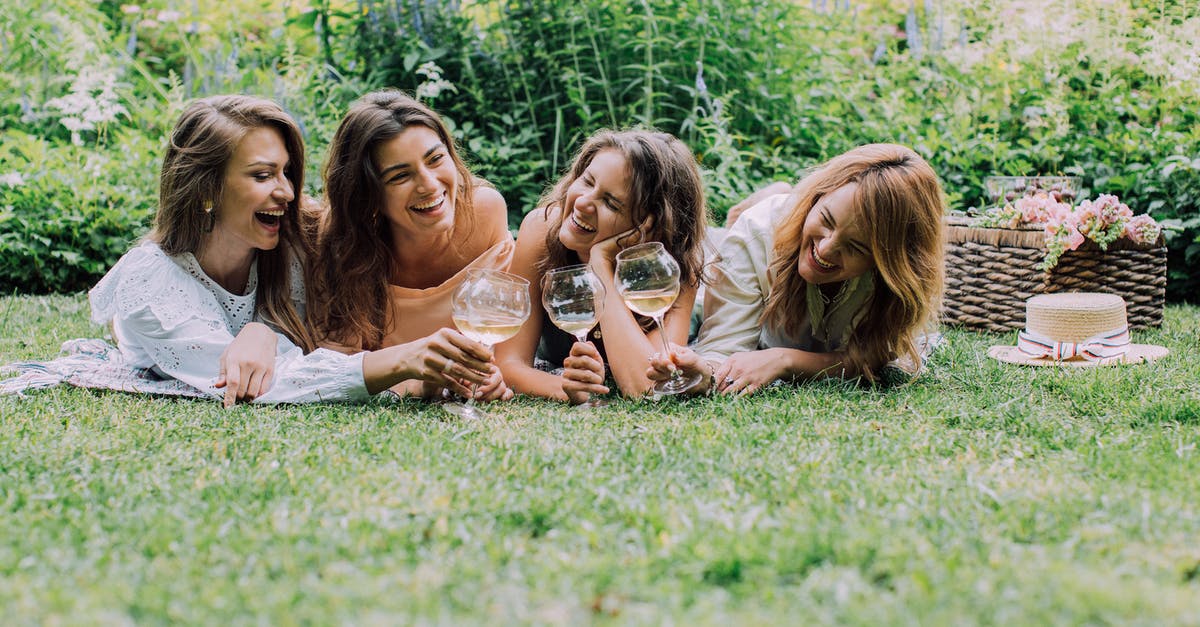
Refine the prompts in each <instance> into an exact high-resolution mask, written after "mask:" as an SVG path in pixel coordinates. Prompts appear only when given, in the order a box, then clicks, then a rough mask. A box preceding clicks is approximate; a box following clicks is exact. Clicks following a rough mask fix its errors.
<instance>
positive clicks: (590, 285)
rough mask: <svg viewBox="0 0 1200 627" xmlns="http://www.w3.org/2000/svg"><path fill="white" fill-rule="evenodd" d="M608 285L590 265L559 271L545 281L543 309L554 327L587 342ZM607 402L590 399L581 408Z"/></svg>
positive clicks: (547, 275) (597, 405)
mask: <svg viewBox="0 0 1200 627" xmlns="http://www.w3.org/2000/svg"><path fill="white" fill-rule="evenodd" d="M604 294H605V291H604V283H602V282H601V281H600V278H599V277H597V276H596V275H595V273H593V272H592V271H591V269H590V268H588V267H587V266H586V265H582V264H580V265H574V266H567V267H565V268H557V269H554V270H551V271H549V272H547V273H546V276H545V277H543V278H542V306H544V307H545V308H546V314H547V315H548V316H549V317H550V322H551V323H553V324H554V326H556V327H558V328H560V329H562V330H563V331H566V332H567V333H570V334H571V335H573V336H575V341H576V342H586V341H587V334H588V332H590V331H591V330H592V327H594V326H596V323H597V322H599V320H600V312H601V311H603V309H604ZM606 404H607V403H605V402H604V401H602V400H600V399H597V398H595V397H589V398H588V400H587V401H586V402H584V403H583V404H582V405H581V407H600V406H602V405H606Z"/></svg>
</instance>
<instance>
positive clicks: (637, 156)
mask: <svg viewBox="0 0 1200 627" xmlns="http://www.w3.org/2000/svg"><path fill="white" fill-rule="evenodd" d="M706 222H707V220H706V213H705V206H704V188H703V185H702V184H701V181H700V172H699V168H698V167H697V165H696V158H695V157H694V156H693V155H692V153H691V151H690V150H689V149H688V147H687V146H686V145H684V143H683V142H681V141H679V139H677V138H675V137H674V136H672V135H668V134H666V133H657V132H652V131H644V130H631V131H607V130H605V131H599V132H597V133H595V134H593V135H592V136H591V137H590V138H588V140H587V141H586V142H585V143H584V144H583V146H582V147H581V148H580V149H579V153H578V154H577V155H576V157H575V160H574V162H573V163H572V164H571V167H570V169H569V170H568V171H567V173H566V174H564V175H563V177H562V178H561V179H559V181H558V183H557V184H556V185H555V186H554V188H553V189H552V190H551V191H550V192H549V193H548V194H547V195H546V196H545V197H543V199H542V202H541V208H540V209H535V210H534V211H531V212H529V214H528V215H526V216H525V220H524V222H523V223H522V224H521V231H520V233H519V234H518V237H517V252H516V254H515V255H514V258H513V266H512V272H513V273H514V274H519V275H521V276H524V277H525V278H527V279H529V283H530V285H531V286H532V287H533V291H534V294H533V297H534V302H540V301H539V298H540V296H541V278H542V276H543V275H544V274H545V273H546V272H548V271H550V270H554V269H557V268H563V267H566V266H570V265H573V264H587V265H588V266H589V267H590V268H591V270H592V272H593V273H594V274H595V275H596V277H598V278H599V280H600V281H601V282H602V283H603V284H604V286H605V293H606V296H605V301H604V304H603V308H602V311H601V313H600V315H599V322H598V324H597V325H596V328H595V329H593V331H592V334H591V340H592V341H589V342H577V341H575V340H574V339H573V338H572V337H571V336H570V335H569V334H567V333H566V332H565V331H562V330H561V329H558V328H556V327H554V326H553V325H551V324H550V323H549V320H548V318H546V316H544V315H535V316H534V317H533V318H532V319H531V320H530V321H529V322H527V323H526V324H525V325H524V326H523V327H522V328H521V331H520V333H518V334H517V335H516V337H514V338H513V339H511V340H509V341H507V342H505V343H503V344H500V345H499V346H497V347H496V357H497V359H498V360H499V362H500V368H501V369H502V370H503V371H504V377H505V380H506V381H507V382H508V384H509V385H510V386H512V387H513V388H514V389H515V390H517V391H518V392H522V393H525V394H531V395H534V396H541V397H546V398H555V399H559V400H567V401H569V402H571V403H582V402H585V401H586V400H587V399H588V397H589V396H590V395H591V394H606V393H608V391H609V390H608V387H607V386H606V385H604V381H605V371H606V364H607V370H609V371H611V373H612V377H613V379H614V380H615V381H616V384H617V387H618V388H619V389H620V391H621V393H622V394H624V395H626V396H630V397H638V396H643V395H645V394H646V393H647V392H648V391H649V389H650V387H651V386H652V385H653V383H654V382H653V381H652V380H650V379H648V378H647V376H646V374H645V370H646V361H647V358H648V357H649V356H650V355H651V354H653V353H654V351H655V346H659V345H660V344H659V342H660V340H659V334H660V333H664V332H665V333H666V334H667V338H668V340H670V341H672V342H675V343H677V344H682V343H684V342H685V341H686V340H687V335H688V329H689V324H690V314H691V310H692V305H693V304H694V303H695V299H696V290H697V289H698V288H699V286H700V283H701V277H702V274H703V272H702V267H703V264H704V259H703V252H702V250H701V242H702V240H703V237H704V226H705V224H706ZM643 242H661V243H662V244H663V246H664V248H665V249H666V251H667V252H668V253H670V255H671V256H672V257H673V258H674V259H675V260H676V262H677V263H678V264H679V267H680V290H679V296H678V297H677V298H676V300H675V302H674V304H673V305H672V306H671V308H670V309H669V310H668V311H667V313H666V317H665V326H664V328H663V329H661V330H660V329H658V328H656V327H655V326H654V325H653V323H652V321H651V320H650V319H649V318H644V317H640V316H635V315H634V314H633V312H631V311H630V310H629V309H628V308H627V307H626V306H625V303H624V302H623V301H622V300H621V296H620V294H618V293H617V290H616V289H615V286H614V282H613V272H614V266H615V257H616V255H617V253H619V252H620V251H621V250H622V249H625V248H628V247H630V246H633V245H634V244H638V243H643ZM606 349H607V350H606ZM539 353H540V354H539ZM535 356H539V357H540V358H541V359H544V360H545V361H547V362H549V364H550V365H551V366H552V367H556V368H557V367H560V366H561V367H562V368H563V371H562V374H561V375H556V374H552V373H550V372H545V371H542V370H539V369H538V368H535V367H534V359H535Z"/></svg>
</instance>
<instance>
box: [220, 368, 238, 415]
mask: <svg viewBox="0 0 1200 627" xmlns="http://www.w3.org/2000/svg"><path fill="white" fill-rule="evenodd" d="M241 384H242V379H241V371H240V370H239V369H238V365H237V364H236V363H234V364H229V365H228V366H226V367H225V398H224V399H223V401H222V403H223V404H224V405H225V407H226V408H229V407H233V404H234V403H235V402H236V401H237V397H238V393H239V392H240V391H241Z"/></svg>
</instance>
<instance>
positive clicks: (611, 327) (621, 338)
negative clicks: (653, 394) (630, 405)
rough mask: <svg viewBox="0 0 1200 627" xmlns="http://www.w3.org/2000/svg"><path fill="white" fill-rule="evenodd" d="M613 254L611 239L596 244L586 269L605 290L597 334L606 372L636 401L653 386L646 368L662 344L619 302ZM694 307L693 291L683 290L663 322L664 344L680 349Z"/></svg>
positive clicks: (623, 392)
mask: <svg viewBox="0 0 1200 627" xmlns="http://www.w3.org/2000/svg"><path fill="white" fill-rule="evenodd" d="M618 237H619V236H618ZM610 242H611V245H610ZM616 252H617V248H616V245H615V239H610V240H608V241H606V242H602V243H599V244H596V245H595V246H593V247H592V252H591V259H590V260H589V265H590V266H591V268H592V271H593V272H595V273H596V276H598V277H600V280H601V281H602V282H603V283H604V288H605V297H604V311H603V313H601V315H600V331H601V333H602V334H603V335H604V346H605V351H606V353H607V357H608V368H609V372H611V373H612V377H613V379H614V380H616V382H617V387H618V388H620V390H621V393H622V394H624V395H625V396H628V397H639V396H643V395H645V394H646V392H648V391H649V390H650V388H651V387H652V386H653V385H654V383H655V381H654V380H653V379H651V378H650V377H648V376H647V371H646V364H648V363H649V362H650V357H651V356H652V355H654V354H655V353H661V352H662V340H661V339H660V337H659V335H660V333H662V331H661V330H660V329H659V328H658V327H657V325H656V326H655V328H653V329H651V330H650V332H649V333H646V332H643V331H642V328H641V326H640V325H639V324H638V321H637V318H635V317H634V315H633V312H631V311H630V310H629V308H628V307H626V306H625V302H624V301H623V300H621V296H620V294H618V293H617V288H616V284H615V282H614V281H613V269H614V265H615V264H614V261H613V260H614V258H615V256H616ZM695 303H696V288H694V287H683V288H682V289H681V290H680V292H679V297H678V298H676V299H675V303H674V304H673V305H671V308H670V309H669V310H668V311H667V313H666V316H665V319H664V320H663V326H664V327H665V331H666V334H667V341H668V342H671V343H673V344H677V345H681V346H682V345H685V344H687V336H688V331H689V330H690V327H691V317H692V306H693V305H694V304H695Z"/></svg>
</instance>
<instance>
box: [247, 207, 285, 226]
mask: <svg viewBox="0 0 1200 627" xmlns="http://www.w3.org/2000/svg"><path fill="white" fill-rule="evenodd" d="M286 211H287V210H286V209H285V208H283V207H282V206H280V207H276V208H275V209H267V210H265V211H255V212H254V218H255V219H256V220H258V221H259V222H261V223H263V224H264V225H266V226H279V221H280V219H282V218H283V214H284V213H286Z"/></svg>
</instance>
